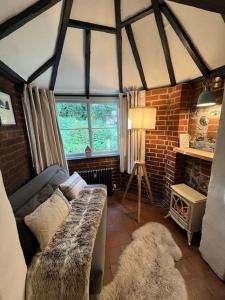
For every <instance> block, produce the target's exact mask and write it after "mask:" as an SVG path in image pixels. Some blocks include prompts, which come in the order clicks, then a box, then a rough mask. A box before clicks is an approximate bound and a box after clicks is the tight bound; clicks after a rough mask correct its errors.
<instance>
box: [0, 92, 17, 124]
mask: <svg viewBox="0 0 225 300" xmlns="http://www.w3.org/2000/svg"><path fill="white" fill-rule="evenodd" d="M12 125H16V119H15V115H14V110H13V106H12V100H11V97H10V95H8V94H6V93H3V92H1V91H0V126H12Z"/></svg>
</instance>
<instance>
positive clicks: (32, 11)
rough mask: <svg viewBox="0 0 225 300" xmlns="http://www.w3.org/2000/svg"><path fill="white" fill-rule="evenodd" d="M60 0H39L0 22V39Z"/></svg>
mask: <svg viewBox="0 0 225 300" xmlns="http://www.w3.org/2000/svg"><path fill="white" fill-rule="evenodd" d="M59 1H61V0H40V1H37V2H36V3H34V4H33V5H31V6H29V7H28V8H26V9H25V10H23V11H22V12H21V13H19V14H18V15H16V16H14V17H12V18H10V19H9V20H7V21H5V22H4V23H2V24H0V40H1V39H3V38H4V37H6V36H7V35H9V34H10V33H12V32H14V31H15V30H17V29H18V28H20V27H21V26H23V25H24V24H26V23H27V22H29V21H31V20H33V19H34V18H36V17H37V16H39V15H40V14H42V13H43V12H45V11H46V10H47V9H49V8H50V7H52V6H53V5H55V4H56V3H58V2H59Z"/></svg>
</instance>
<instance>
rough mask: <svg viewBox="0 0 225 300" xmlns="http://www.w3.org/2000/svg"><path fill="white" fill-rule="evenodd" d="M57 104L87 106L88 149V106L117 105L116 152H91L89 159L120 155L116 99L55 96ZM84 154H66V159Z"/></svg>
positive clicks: (89, 130)
mask: <svg viewBox="0 0 225 300" xmlns="http://www.w3.org/2000/svg"><path fill="white" fill-rule="evenodd" d="M56 102H57V103H84V104H87V115H88V133H89V141H90V145H89V146H90V147H91V148H92V149H93V147H92V124H91V111H90V104H95V103H96V104H101V103H102V104H103V103H116V104H117V139H118V140H117V144H118V150H115V151H110V150H105V151H94V152H92V156H91V157H107V156H118V155H119V153H120V145H119V99H118V98H117V97H90V98H89V99H87V98H85V97H82V96H81V97H79V96H63V97H60V96H56ZM85 157H86V156H85V153H73V154H66V158H67V159H68V160H72V159H79V158H81V159H82V158H85Z"/></svg>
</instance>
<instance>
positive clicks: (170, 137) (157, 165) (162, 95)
mask: <svg viewBox="0 0 225 300" xmlns="http://www.w3.org/2000/svg"><path fill="white" fill-rule="evenodd" d="M190 98H191V86H190V85H188V84H182V85H178V86H176V87H172V88H163V89H156V90H152V91H147V93H146V106H152V107H156V108H157V116H156V128H155V130H149V131H146V141H145V150H146V155H145V159H146V169H147V173H148V177H149V178H150V181H151V187H152V191H153V194H154V198H155V201H158V202H159V203H160V204H165V205H168V203H169V197H170V185H171V184H173V183H177V182H179V181H180V180H181V179H180V177H181V174H180V173H181V172H180V169H181V164H182V160H180V159H179V158H177V159H176V154H175V153H174V152H173V148H174V147H176V146H178V141H179V133H182V132H187V130H188V115H189V105H188V103H189V101H190ZM128 178H129V175H127V174H121V182H122V189H125V187H126V184H127V180H128ZM132 189H133V190H134V191H136V189H137V186H136V182H134V184H133V186H132Z"/></svg>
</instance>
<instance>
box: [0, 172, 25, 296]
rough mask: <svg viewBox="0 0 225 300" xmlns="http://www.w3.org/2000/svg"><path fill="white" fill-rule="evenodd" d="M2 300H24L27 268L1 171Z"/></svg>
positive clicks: (0, 271)
mask: <svg viewBox="0 0 225 300" xmlns="http://www.w3.org/2000/svg"><path fill="white" fill-rule="evenodd" d="M0 238H1V244H0V299H1V300H24V299H25V281H26V274H27V266H26V263H25V260H24V256H23V251H22V248H21V245H20V241H19V235H18V231H17V227H16V221H15V217H14V214H13V211H12V207H11V205H10V202H9V200H8V197H7V195H6V192H5V187H4V184H3V180H2V174H1V171H0Z"/></svg>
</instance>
